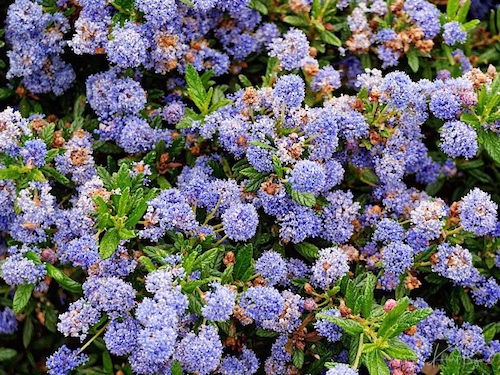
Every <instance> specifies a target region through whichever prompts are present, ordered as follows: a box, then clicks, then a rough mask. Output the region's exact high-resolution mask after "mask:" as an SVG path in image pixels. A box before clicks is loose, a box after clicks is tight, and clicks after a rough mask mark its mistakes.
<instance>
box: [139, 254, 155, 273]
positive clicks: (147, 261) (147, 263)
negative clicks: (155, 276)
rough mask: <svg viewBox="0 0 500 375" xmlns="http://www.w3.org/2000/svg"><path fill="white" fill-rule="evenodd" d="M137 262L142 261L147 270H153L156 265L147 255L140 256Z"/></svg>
mask: <svg viewBox="0 0 500 375" xmlns="http://www.w3.org/2000/svg"><path fill="white" fill-rule="evenodd" d="M139 262H141V263H142V265H143V266H144V267H145V268H146V269H147V270H148V272H153V271H155V270H156V266H155V265H154V263H153V262H152V261H151V259H149V258H148V257H147V256H144V255H143V256H141V257H140V258H139Z"/></svg>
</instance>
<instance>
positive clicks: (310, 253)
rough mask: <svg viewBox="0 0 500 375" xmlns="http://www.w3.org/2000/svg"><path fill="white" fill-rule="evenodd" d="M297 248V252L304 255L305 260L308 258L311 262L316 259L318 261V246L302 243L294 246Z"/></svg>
mask: <svg viewBox="0 0 500 375" xmlns="http://www.w3.org/2000/svg"><path fill="white" fill-rule="evenodd" d="M293 247H295V250H297V252H298V253H299V254H300V255H302V256H303V257H304V258H306V259H307V260H309V261H313V260H315V259H318V257H319V255H318V254H319V248H318V247H317V246H316V245H313V244H312V243H309V242H300V243H296V244H294V245H293Z"/></svg>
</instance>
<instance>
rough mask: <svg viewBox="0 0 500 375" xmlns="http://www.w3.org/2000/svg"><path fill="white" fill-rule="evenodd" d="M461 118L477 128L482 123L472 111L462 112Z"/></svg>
mask: <svg viewBox="0 0 500 375" xmlns="http://www.w3.org/2000/svg"><path fill="white" fill-rule="evenodd" d="M460 120H462V121H463V122H466V123H467V124H469V125H471V126H473V127H474V128H476V129H477V128H478V127H479V126H480V125H481V122H480V121H479V119H478V118H477V116H476V115H474V114H472V113H462V114H461V115H460Z"/></svg>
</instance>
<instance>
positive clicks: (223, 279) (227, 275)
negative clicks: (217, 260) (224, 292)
mask: <svg viewBox="0 0 500 375" xmlns="http://www.w3.org/2000/svg"><path fill="white" fill-rule="evenodd" d="M233 270H234V266H233V265H232V264H230V265H229V266H227V267H226V269H225V270H224V272H222V275H220V283H221V284H222V285H224V284H228V283H231V282H232V281H233V278H232V277H231V275H232V274H233Z"/></svg>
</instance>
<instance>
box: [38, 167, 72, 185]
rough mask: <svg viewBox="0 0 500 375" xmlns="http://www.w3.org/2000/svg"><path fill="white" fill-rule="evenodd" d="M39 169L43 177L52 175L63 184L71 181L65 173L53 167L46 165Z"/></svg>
mask: <svg viewBox="0 0 500 375" xmlns="http://www.w3.org/2000/svg"><path fill="white" fill-rule="evenodd" d="M40 170H41V171H42V173H43V174H44V175H45V177H47V179H49V178H50V177H52V178H53V179H55V180H56V181H57V182H59V183H60V184H63V185H69V184H71V181H70V180H69V179H68V178H67V177H66V176H65V175H63V174H62V173H61V172H59V171H58V170H57V169H54V168H52V167H48V166H43V167H41V168H40Z"/></svg>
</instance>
